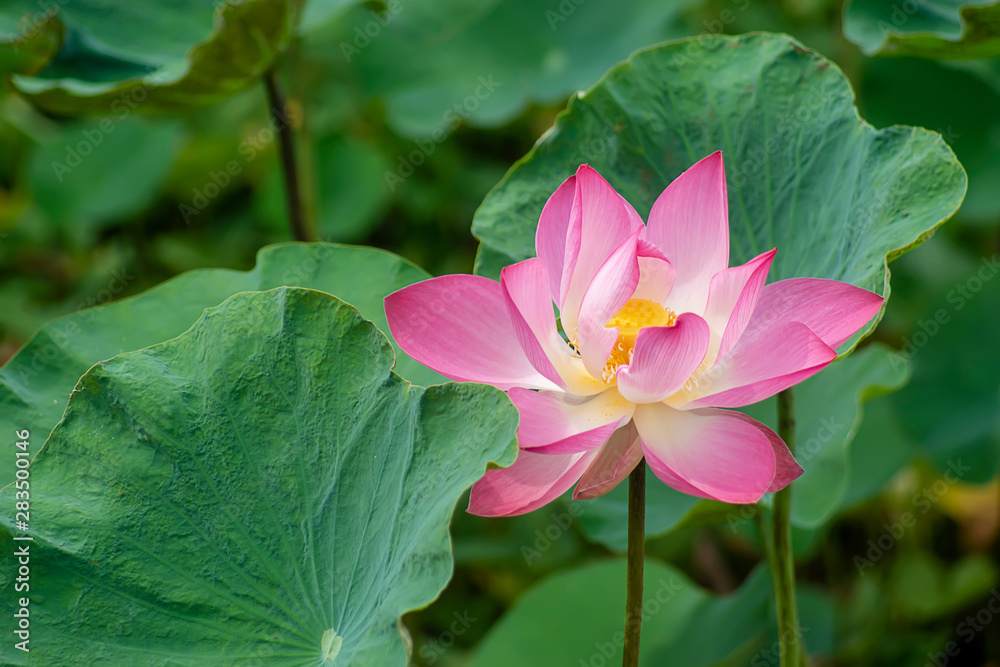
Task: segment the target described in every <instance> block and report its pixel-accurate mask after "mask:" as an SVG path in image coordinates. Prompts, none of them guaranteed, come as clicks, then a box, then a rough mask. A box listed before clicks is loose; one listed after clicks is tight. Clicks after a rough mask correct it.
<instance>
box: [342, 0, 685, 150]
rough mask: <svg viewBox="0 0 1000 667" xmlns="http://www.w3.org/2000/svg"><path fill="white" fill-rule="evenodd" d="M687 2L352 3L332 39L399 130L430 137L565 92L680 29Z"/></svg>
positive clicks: (491, 120) (494, 121)
mask: <svg viewBox="0 0 1000 667" xmlns="http://www.w3.org/2000/svg"><path fill="white" fill-rule="evenodd" d="M691 4H693V2H692V0H674V1H672V2H659V1H657V0H620V1H619V2H616V3H605V2H580V1H579V0H578V1H576V2H571V1H570V0H567V1H566V2H562V3H551V5H539V4H538V3H537V2H534V1H533V0H506V1H504V2H498V1H497V0H473V1H471V2H470V0H448V1H447V2H440V1H439V2H435V3H407V2H405V0H404V1H393V2H387V3H386V7H387V11H386V13H385V15H384V16H383V17H381V18H377V17H376V16H374V15H373V14H372V13H371V12H369V11H367V10H365V9H364V8H357V9H355V10H353V11H352V12H350V13H349V14H348V15H347V16H346V17H344V19H343V20H342V21H341V26H342V27H343V34H342V35H340V37H339V38H337V39H336V41H335V42H334V43H337V44H339V50H340V51H341V52H342V53H343V57H344V58H346V59H347V61H348V62H350V63H351V64H352V65H353V66H355V67H356V68H357V70H358V73H359V75H360V77H359V78H360V81H361V83H362V85H363V86H364V87H365V89H366V90H367V92H369V93H371V94H374V95H381V96H384V97H385V99H386V103H387V113H388V120H389V122H390V123H391V124H392V125H393V126H394V127H395V128H396V129H397V130H399V131H401V132H403V133H405V134H408V135H415V136H432V137H433V135H434V133H435V132H436V131H437V132H442V133H444V134H447V133H448V132H449V131H450V130H451V129H453V128H454V127H455V125H456V124H457V123H458V122H460V121H462V120H464V121H467V122H469V123H472V124H474V125H479V126H484V125H486V126H495V125H499V124H501V123H504V122H506V121H508V120H510V119H511V118H513V117H515V116H517V115H518V114H519V113H521V111H523V109H524V107H525V106H526V105H527V104H529V103H532V102H541V103H543V104H551V103H555V102H562V101H563V100H564V99H565V98H566V97H567V96H569V95H571V94H572V93H574V92H576V91H577V90H580V89H581V88H583V87H585V86H587V85H589V84H590V83H591V82H593V81H594V80H596V79H597V78H598V77H599V76H600V75H601V74H602V73H603V72H604V71H605V70H607V69H608V68H609V67H611V66H612V65H614V64H615V63H616V62H618V61H619V60H621V59H622V58H625V57H626V56H627V55H628V54H629V53H631V52H632V51H633V50H635V49H636V48H637V47H640V46H645V45H647V44H652V43H655V42H658V41H662V40H663V39H668V38H670V37H679V36H680V35H681V34H683V33H681V32H679V31H678V29H677V28H676V27H675V26H674V22H675V21H676V19H677V18H678V15H679V14H680V12H681V11H682V10H684V9H685V7H686V6H689V5H691ZM609 26H614V29H613V30H609V29H608V28H609ZM331 41H333V40H331ZM332 46H333V44H331V47H332ZM415 53H419V54H420V57H419V58H415V57H413V54H415ZM433 138H434V139H435V140H437V139H438V137H433ZM431 145H433V144H431Z"/></svg>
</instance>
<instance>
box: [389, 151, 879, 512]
mask: <svg viewBox="0 0 1000 667" xmlns="http://www.w3.org/2000/svg"><path fill="white" fill-rule="evenodd" d="M807 231H808V230H803V233H807ZM535 249H536V251H537V255H538V256H537V257H536V258H534V259H528V260H525V261H523V262H518V263H517V264H514V265H511V266H508V267H506V268H505V269H504V270H503V272H502V273H501V274H500V282H499V283H497V282H495V281H493V280H489V279H487V278H482V277H478V276H471V275H452V276H443V277H440V278H434V279H432V280H427V281H424V282H421V283H417V284H415V285H411V286H409V287H406V288H404V289H402V290H400V291H398V292H396V293H394V294H392V295H390V296H389V297H387V298H386V301H385V307H386V315H387V317H388V320H389V326H390V329H391V330H392V334H393V336H394V337H395V339H396V342H397V343H398V344H399V346H400V347H401V348H402V349H403V350H405V351H406V353H407V354H409V355H410V356H412V357H413V358H414V359H416V360H418V361H420V362H421V363H423V364H425V365H427V366H429V367H431V368H433V369H434V370H436V371H438V372H439V373H441V374H443V375H445V376H447V377H449V378H451V379H453V380H458V381H471V382H483V383H487V384H491V385H494V386H496V387H499V388H500V389H503V390H505V391H506V392H507V393H508V395H509V396H510V398H511V400H512V401H513V402H514V404H515V405H516V406H517V409H518V411H519V413H520V417H521V420H520V425H519V427H518V431H517V439H518V444H519V447H520V449H519V452H518V456H517V460H516V462H515V463H514V464H513V465H512V466H511V467H509V468H503V469H494V470H489V471H487V473H486V475H485V476H484V477H483V478H482V479H481V480H480V481H479V482H477V483H476V485H475V486H474V487H473V489H472V498H471V502H470V503H469V511H470V512H471V513H473V514H480V515H484V516H512V515H516V514H523V513H525V512H530V511H532V510H534V509H536V508H538V507H541V506H542V505H544V504H546V503H548V502H549V501H551V500H553V499H555V498H557V497H558V496H560V495H561V494H563V493H564V492H566V491H567V490H568V489H569V488H570V487H571V486H573V484H574V483H576V489H575V490H574V492H573V497H574V498H593V497H596V496H600V495H602V494H604V493H607V492H608V491H610V490H611V489H612V488H614V487H615V486H617V485H618V483H619V482H621V481H622V480H623V479H624V478H625V477H626V476H628V474H629V473H630V472H631V471H632V469H633V468H634V467H635V466H636V465H637V464H638V463H639V462H640V461H641V460H642V457H643V455H645V457H646V461H648V462H649V466H650V468H651V469H652V470H653V472H654V473H655V474H656V476H657V477H659V478H660V479H661V480H662V481H663V482H664V483H666V484H667V485H669V486H671V487H673V488H675V489H677V490H678V491H681V492H684V493H688V494H691V495H695V496H700V497H703V498H713V499H716V500H720V501H723V502H727V503H753V502H756V501H757V500H759V499H760V497H761V496H762V495H763V494H764V493H767V492H774V491H778V490H780V489H782V488H784V487H785V486H786V485H788V484H789V483H790V482H791V481H792V480H794V479H795V478H797V477H798V476H799V475H800V474H802V468H801V467H800V466H799V465H798V463H796V461H795V459H794V458H793V457H792V455H791V454H790V453H789V451H788V448H787V447H786V446H785V444H784V442H782V441H781V439H780V438H779V437H778V436H777V435H776V434H775V433H774V431H772V430H771V429H769V428H767V427H766V426H764V425H763V424H760V423H758V422H756V421H754V420H753V419H751V418H750V417H748V416H746V415H744V414H742V413H740V412H736V411H732V410H725V409H721V408H738V407H741V406H744V405H749V404H751V403H756V402H757V401H760V400H763V399H765V398H767V397H769V396H772V395H774V394H776V393H778V392H779V391H781V390H783V389H786V388H788V387H790V386H792V385H794V384H796V383H798V382H801V381H802V380H805V379H806V378H808V377H810V376H811V375H813V374H815V373H817V372H818V371H820V370H821V369H822V368H823V367H825V366H826V365H827V364H829V363H830V362H831V361H833V360H834V358H836V356H837V352H836V351H835V348H836V347H837V346H838V345H840V344H841V343H843V342H844V341H846V340H847V339H848V338H850V337H851V336H852V335H853V334H854V333H855V332H856V331H858V330H859V329H860V328H861V327H862V326H863V325H864V324H865V323H867V322H868V321H869V320H871V318H872V317H874V316H875V315H876V314H877V313H878V311H879V309H880V308H881V306H882V301H883V299H882V297H880V296H879V295H877V294H874V293H872V292H869V291H867V290H864V289H861V288H858V287H855V286H853V285H849V284H847V283H843V282H838V281H835V280H821V279H816V278H794V279H791V280H782V281H779V282H775V283H771V284H770V285H765V282H766V280H767V273H768V269H769V268H770V265H771V260H772V259H773V258H774V254H775V252H776V251H775V250H770V251H768V252H765V253H763V254H762V255H760V256H758V257H755V258H754V259H752V260H750V261H749V262H747V263H746V264H744V265H742V266H736V267H732V268H729V218H728V212H727V205H726V181H725V171H724V169H723V164H722V155H721V153H714V154H712V155H710V156H708V157H707V158H705V159H703V160H701V161H700V162H698V163H697V164H696V165H694V166H693V167H691V168H690V169H688V170H687V171H686V172H684V173H683V174H681V175H680V176H679V177H678V178H677V180H675V181H674V182H673V183H671V184H670V186H669V187H668V188H667V189H666V190H665V191H664V192H663V193H662V194H661V195H660V197H659V198H658V199H657V200H656V203H655V204H654V205H653V209H652V211H650V214H649V224H648V225H644V224H643V222H642V219H641V218H640V217H639V215H638V214H637V213H636V212H635V210H634V209H633V208H632V207H631V206H630V205H629V204H628V203H627V202H626V201H625V200H624V199H623V198H622V197H621V196H620V195H619V194H618V193H617V192H615V190H614V189H613V188H612V187H611V186H610V185H609V184H608V183H607V182H606V181H605V180H604V179H603V178H601V176H600V175H599V174H598V173H597V172H596V171H594V170H593V169H591V168H590V167H588V166H586V165H583V166H581V167H580V168H579V169H578V170H577V172H576V175H574V176H571V177H569V178H568V179H566V181H565V182H564V183H563V184H562V185H561V186H559V188H558V189H557V190H556V191H555V193H553V195H552V196H551V197H550V198H549V200H548V202H547V203H546V204H545V207H544V209H543V210H542V213H541V217H540V219H539V222H538V232H537V235H536V237H535ZM553 302H555V305H556V306H557V307H558V309H559V314H560V320H559V321H557V319H556V316H555V313H554V311H553V307H552V304H553ZM560 325H561V327H560ZM560 328H561V332H560Z"/></svg>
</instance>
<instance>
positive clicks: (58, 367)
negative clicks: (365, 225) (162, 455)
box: [0, 244, 442, 484]
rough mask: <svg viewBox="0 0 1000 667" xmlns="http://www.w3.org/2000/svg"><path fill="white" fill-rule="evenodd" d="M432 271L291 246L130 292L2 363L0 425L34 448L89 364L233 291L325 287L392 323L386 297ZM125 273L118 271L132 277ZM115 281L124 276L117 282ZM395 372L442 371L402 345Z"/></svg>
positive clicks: (3, 470)
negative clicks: (236, 265)
mask: <svg viewBox="0 0 1000 667" xmlns="http://www.w3.org/2000/svg"><path fill="white" fill-rule="evenodd" d="M428 277H429V276H428V275H427V274H426V273H425V272H423V271H422V270H421V269H418V268H417V267H416V266H414V265H412V264H410V263H409V262H406V261H405V260H403V259H402V258H400V257H397V256H396V255H393V254H391V253H388V252H384V251H381V250H375V249H371V248H354V247H349V246H337V245H328V244H311V245H304V244H287V245H276V246H270V247H268V248H265V249H263V250H261V252H260V254H259V256H258V259H257V266H256V267H255V268H254V269H253V270H252V271H248V272H241V271H229V270H223V269H201V270H197V271H192V272H190V273H185V274H182V275H180V276H178V277H176V278H174V279H172V280H169V281H167V282H165V283H163V284H162V285H158V286H157V287H155V288H153V289H151V290H149V291H148V292H145V293H143V294H140V295H138V296H136V297H132V298H130V299H125V300H123V301H119V302H114V303H111V304H109V305H106V306H101V307H98V308H91V309H88V310H83V311H80V312H78V313H75V314H73V315H69V316H67V317H64V318H61V319H58V320H54V321H53V322H50V323H49V324H47V325H46V326H45V327H44V328H43V329H42V330H41V331H39V332H38V333H37V334H36V335H35V336H34V337H33V338H32V339H31V340H30V341H29V342H28V344H27V345H25V347H24V348H22V349H21V350H20V351H19V352H18V353H17V355H15V356H14V357H13V358H12V359H11V360H10V361H8V362H7V364H6V365H5V366H4V367H3V368H2V369H0V430H2V429H6V430H7V431H8V432H12V431H14V430H19V429H24V428H27V429H29V430H30V431H31V432H32V433H33V434H34V438H33V439H32V449H31V452H32V453H34V452H35V451H36V450H37V447H38V446H40V445H41V444H42V442H43V441H44V439H45V437H46V436H47V435H48V433H49V431H51V430H52V428H53V427H54V426H55V425H56V422H57V421H59V418H60V417H61V416H62V413H63V410H64V408H65V407H66V401H67V399H68V398H69V395H70V392H71V391H72V389H73V387H74V386H75V385H76V382H77V380H79V378H80V376H81V375H83V374H84V373H85V372H87V369H88V368H90V367H91V366H93V365H94V364H96V363H98V362H99V361H103V360H105V359H110V358H111V357H113V356H115V355H116V354H121V353H123V352H130V351H132V350H138V349H140V348H144V347H147V346H149V345H153V344H156V343H160V342H163V341H165V340H168V339H170V338H173V337H175V336H178V335H180V334H181V333H183V332H184V331H186V330H187V329H188V327H190V326H191V324H192V323H194V321H195V320H197V319H198V317H199V316H200V315H201V313H202V311H203V310H204V309H205V308H210V307H212V306H217V305H218V304H220V303H222V302H223V301H225V300H226V299H227V298H229V297H230V296H232V295H233V294H236V293H237V292H244V291H249V290H261V289H271V288H274V287H280V286H282V285H296V286H300V287H308V288H311V289H318V290H323V291H325V292H329V293H333V294H336V295H338V296H339V297H341V298H343V299H344V300H345V301H347V302H348V303H350V304H352V305H354V306H355V307H356V308H358V309H359V310H360V311H361V312H362V313H363V314H364V316H365V317H366V318H367V319H369V320H371V321H372V322H374V323H375V325H376V326H378V327H379V328H380V329H382V331H387V330H388V328H387V325H386V321H385V311H384V309H383V307H382V299H383V297H385V296H386V295H387V294H389V293H390V292H393V291H395V290H397V289H400V288H402V287H404V286H406V285H409V284H411V283H414V282H417V281H420V280H425V279H427V278H428ZM127 279H128V276H127V275H122V276H119V280H120V281H122V282H127ZM112 287H113V288H115V289H118V283H114V285H112ZM396 356H397V362H396V370H397V372H399V373H400V374H401V375H402V376H403V377H405V378H406V379H408V380H410V381H413V382H417V383H419V384H424V385H428V384H434V383H437V382H440V381H442V378H441V376H439V375H437V374H436V373H433V372H432V371H429V370H427V369H426V368H425V367H424V366H422V365H421V364H418V363H417V362H415V361H413V360H412V359H410V358H409V357H407V356H406V355H405V354H404V353H403V352H402V351H401V350H399V349H398V348H397V349H396ZM13 465H14V462H13V460H12V458H11V457H7V458H6V459H4V460H0V480H3V483H4V484H6V483H7V482H9V481H10V480H11V479H13V474H14V467H13Z"/></svg>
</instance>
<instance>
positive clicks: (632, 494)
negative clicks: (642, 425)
mask: <svg viewBox="0 0 1000 667" xmlns="http://www.w3.org/2000/svg"><path fill="white" fill-rule="evenodd" d="M645 550H646V461H645V460H644V459H643V460H641V461H639V464H638V465H637V466H636V467H635V469H633V470H632V472H631V473H629V476H628V565H627V567H626V574H625V578H626V584H625V649H624V652H623V654H622V667H636V665H638V664H639V633H640V631H641V629H642V566H643V559H644V556H645Z"/></svg>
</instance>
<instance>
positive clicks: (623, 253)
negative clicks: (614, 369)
mask: <svg viewBox="0 0 1000 667" xmlns="http://www.w3.org/2000/svg"><path fill="white" fill-rule="evenodd" d="M638 240H639V233H638V232H636V233H634V234H632V236H631V237H629V238H628V239H627V240H626V241H625V242H624V243H622V244H621V245H620V246H619V247H618V248H617V249H616V250H615V251H614V252H613V253H612V254H611V256H610V257H609V258H608V261H606V262H605V263H604V265H603V266H601V268H600V270H599V271H598V272H597V274H596V275H595V276H594V279H593V281H591V283H590V285H589V287H588V288H587V293H586V295H585V296H584V297H583V303H582V304H581V306H580V319H579V326H578V328H577V338H576V342H577V345H578V346H579V348H580V355H581V357H582V358H583V365H584V366H585V367H586V368H587V370H588V371H589V372H590V374H591V375H592V376H593V377H595V378H599V377H601V373H602V371H603V369H604V364H605V363H606V362H607V360H608V355H610V354H611V350H612V348H613V347H614V345H615V342H616V341H617V340H618V329H617V328H614V327H612V328H606V327H605V324H607V322H608V320H610V319H611V318H612V317H614V315H615V313H617V312H618V311H619V310H621V308H622V306H624V305H625V303H626V302H627V301H628V300H629V298H630V297H631V296H632V293H633V292H635V288H636V285H638V284H639V257H638V252H637V243H638Z"/></svg>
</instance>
